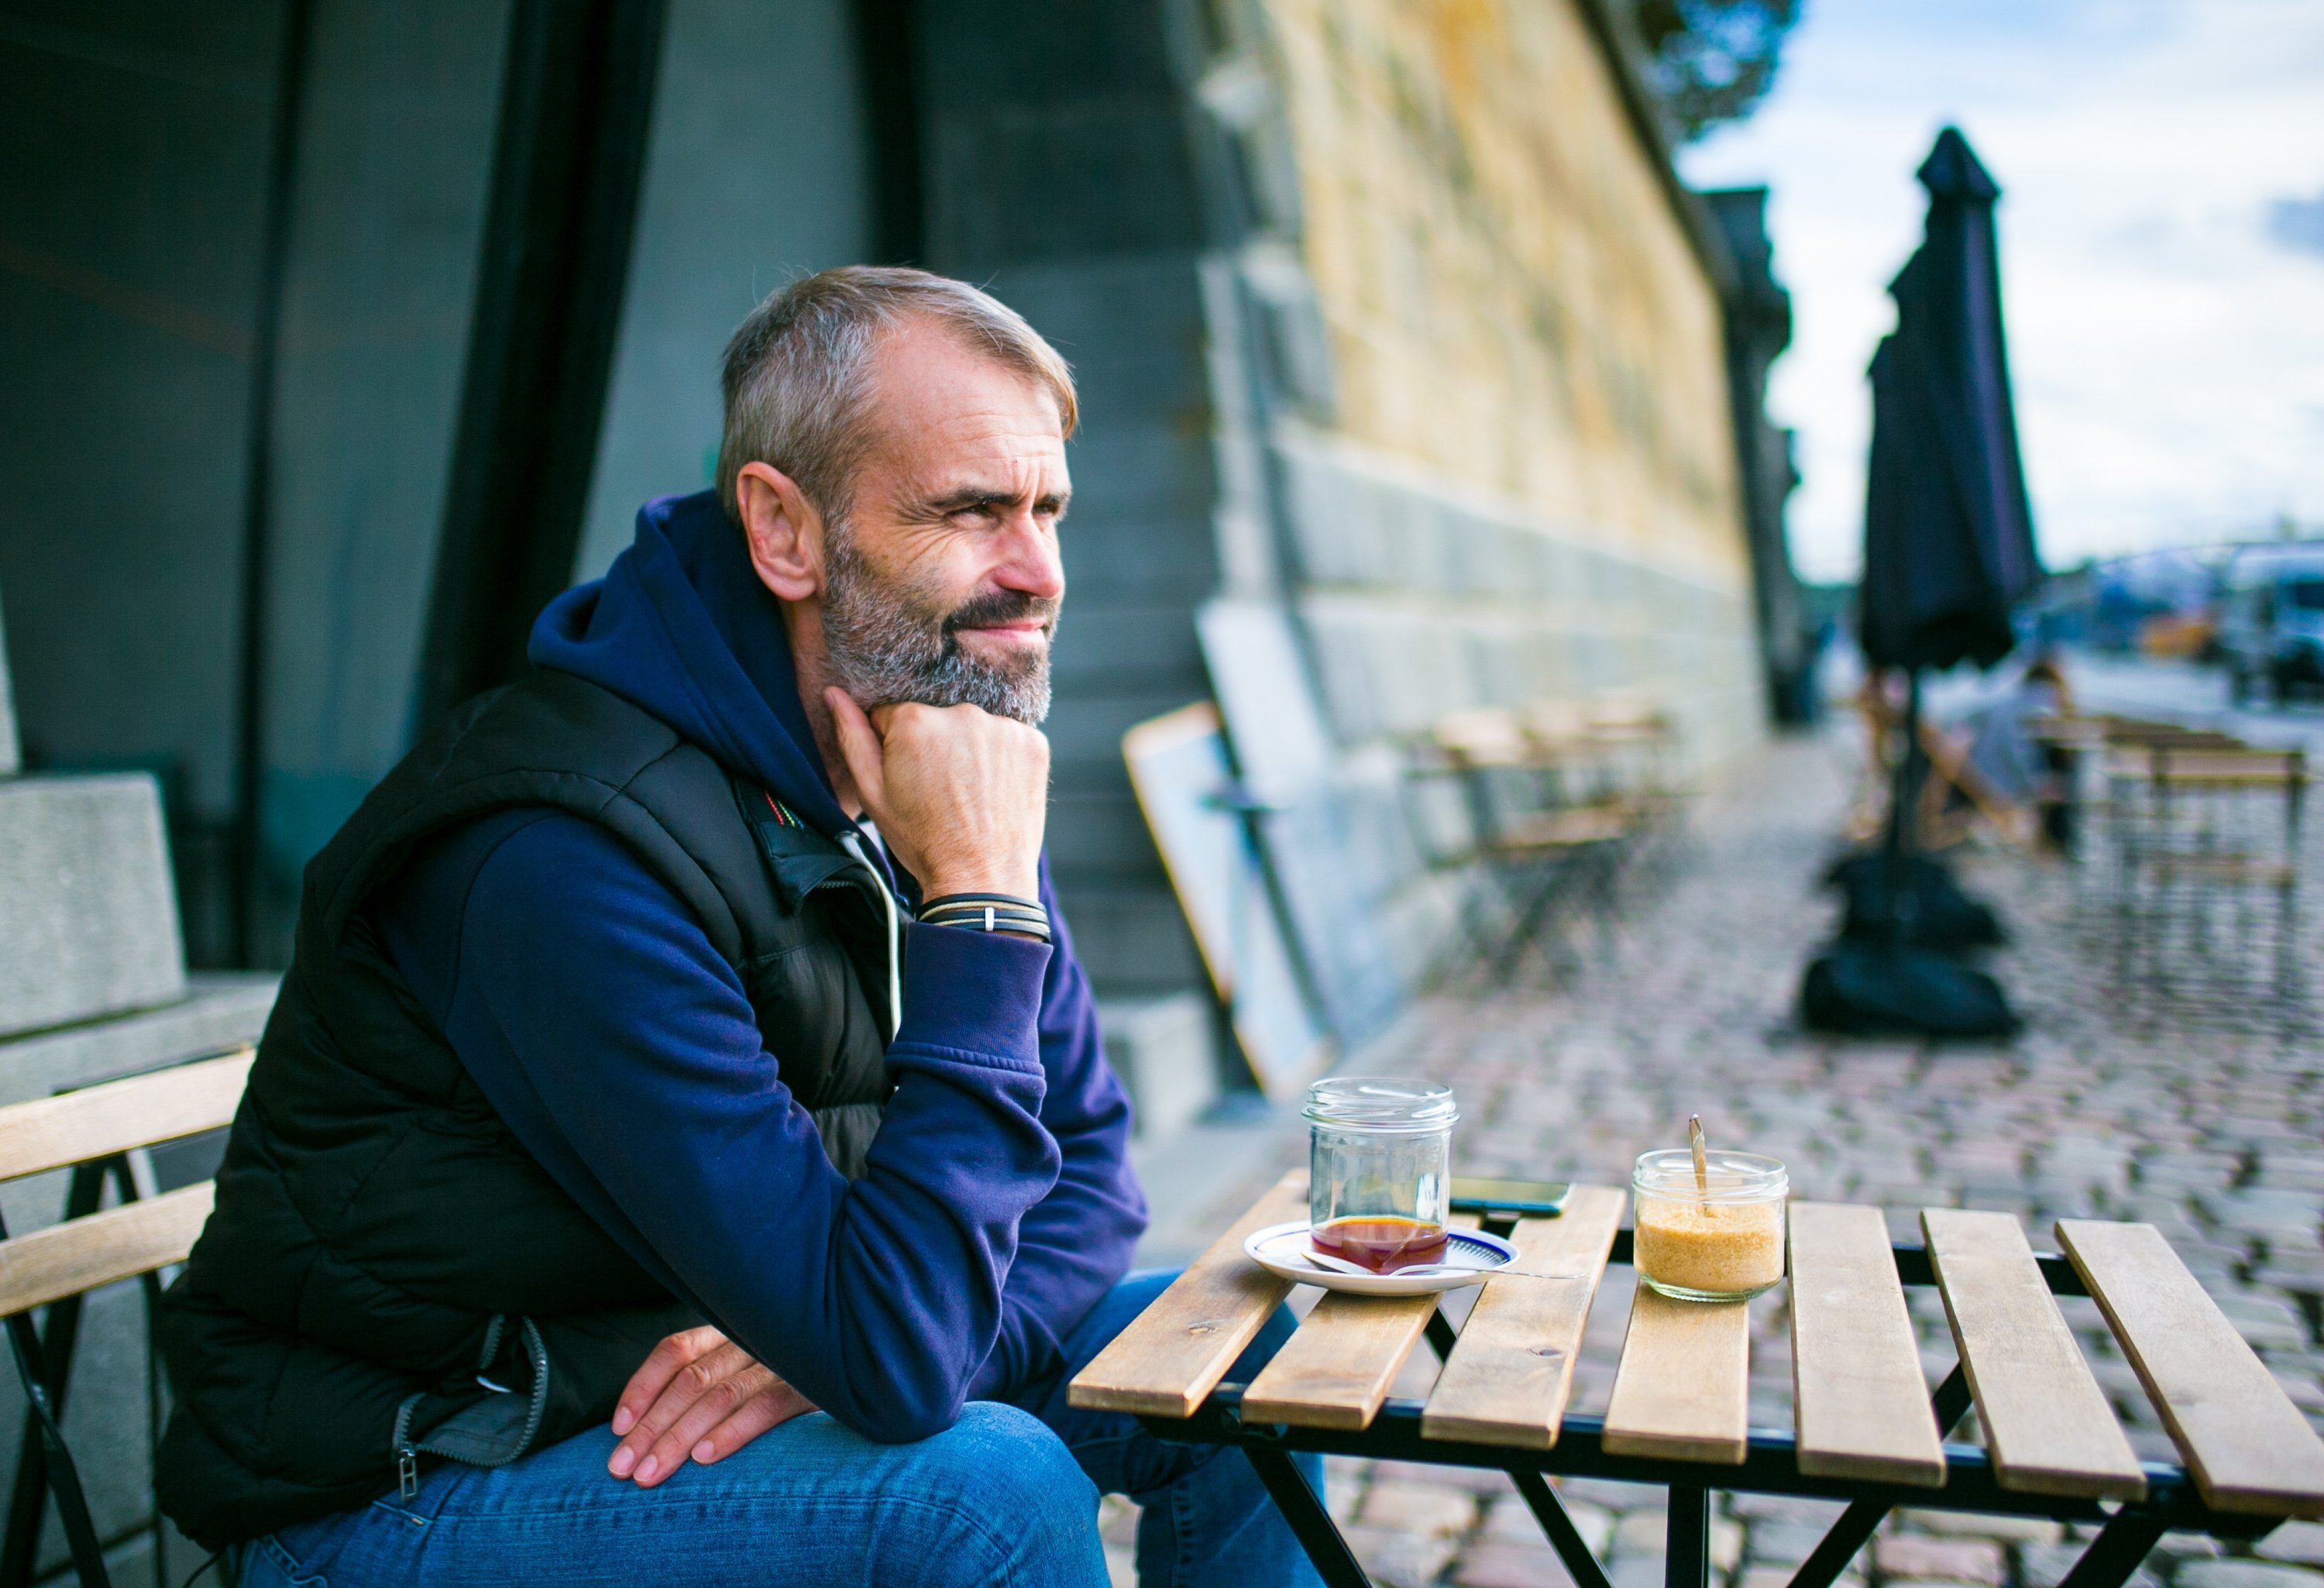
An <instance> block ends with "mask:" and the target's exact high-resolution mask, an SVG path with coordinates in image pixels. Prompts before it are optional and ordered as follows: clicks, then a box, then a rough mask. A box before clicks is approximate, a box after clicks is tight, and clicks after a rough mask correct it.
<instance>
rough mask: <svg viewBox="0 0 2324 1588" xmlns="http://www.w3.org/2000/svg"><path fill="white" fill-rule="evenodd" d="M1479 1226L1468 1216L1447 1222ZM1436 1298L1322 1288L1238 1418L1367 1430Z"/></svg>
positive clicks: (1256, 1383)
mask: <svg viewBox="0 0 2324 1588" xmlns="http://www.w3.org/2000/svg"><path fill="white" fill-rule="evenodd" d="M1451 1222H1452V1223H1453V1224H1454V1225H1455V1226H1457V1227H1459V1228H1461V1229H1464V1230H1473V1229H1475V1228H1476V1227H1477V1218H1476V1215H1475V1214H1454V1215H1453V1216H1452V1221H1451ZM1442 1300H1443V1297H1441V1296H1435V1295H1429V1296H1348V1295H1342V1294H1341V1293H1339V1292H1337V1291H1333V1292H1330V1293H1328V1294H1326V1295H1325V1296H1324V1297H1323V1299H1322V1300H1321V1301H1318V1302H1317V1303H1316V1304H1315V1310H1314V1311H1313V1312H1311V1313H1309V1314H1308V1315H1307V1316H1306V1318H1305V1320H1304V1321H1302V1322H1301V1324H1300V1325H1299V1327H1298V1329H1297V1330H1296V1332H1295V1333H1294V1334H1292V1336H1291V1338H1290V1339H1289V1340H1287V1341H1286V1342H1285V1343H1284V1345H1283V1349H1282V1350H1280V1351H1278V1352H1277V1353H1275V1356H1274V1359H1273V1360H1272V1361H1270V1362H1268V1364H1267V1365H1266V1366H1265V1367H1263V1368H1261V1369H1260V1370H1259V1376H1258V1377H1257V1378H1255V1379H1253V1380H1251V1381H1250V1389H1248V1390H1244V1391H1243V1397H1242V1415H1243V1420H1244V1421H1246V1422H1253V1423H1292V1424H1296V1425H1297V1426H1300V1427H1303V1428H1368V1427H1369V1426H1371V1421H1372V1418H1373V1417H1375V1416H1376V1415H1378V1413H1379V1408H1380V1402H1381V1401H1383V1400H1386V1399H1388V1388H1389V1386H1391V1385H1393V1384H1394V1383H1395V1382H1396V1376H1397V1373H1399V1372H1401V1371H1404V1361H1405V1358H1406V1357H1408V1356H1410V1355H1411V1354H1412V1348H1413V1347H1414V1346H1415V1345H1417V1344H1418V1343H1420V1336H1421V1334H1422V1333H1423V1332H1424V1331H1425V1330H1426V1329H1427V1327H1428V1318H1429V1315H1430V1314H1432V1313H1434V1311H1435V1310H1436V1307H1437V1304H1438V1303H1439V1302H1440V1301H1442Z"/></svg>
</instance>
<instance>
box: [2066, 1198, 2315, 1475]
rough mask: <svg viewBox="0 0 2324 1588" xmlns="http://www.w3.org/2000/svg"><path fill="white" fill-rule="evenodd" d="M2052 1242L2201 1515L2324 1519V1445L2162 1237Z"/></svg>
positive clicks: (2145, 1234) (2097, 1234) (2084, 1228)
mask: <svg viewBox="0 0 2324 1588" xmlns="http://www.w3.org/2000/svg"><path fill="white" fill-rule="evenodd" d="M2058 1242H2059V1244H2060V1245H2061V1246H2062V1247H2064V1248H2065V1251H2066V1255H2067V1256H2068V1257H2069V1258H2070V1259H2071V1260H2073V1264H2074V1268H2075V1270H2076V1271H2077V1272H2079V1273H2080V1275H2081V1276H2082V1282H2083V1283H2084V1284H2086V1285H2088V1286H2089V1291H2090V1294H2091V1295H2092V1296H2094V1297H2097V1298H2098V1306H2099V1308H2100V1310H2102V1311H2103V1312H2104V1313H2105V1314H2106V1319H2107V1325H2108V1326H2109V1327H2111V1328H2112V1329H2113V1330H2114V1335H2115V1338H2116V1340H2117V1341H2119V1342H2120V1343H2121V1344H2122V1352H2123V1355H2124V1356H2126V1357H2127V1358H2128V1359H2129V1361H2130V1365H2131V1366H2132V1367H2133V1368H2135V1369H2136V1370H2137V1372H2138V1378H2139V1382H2141V1383H2142V1384H2144V1385H2145V1386H2146V1393H2147V1396H2148V1398H2149V1399H2152V1400H2153V1402H2154V1409H2155V1410H2156V1411H2158V1412H2160V1413H2162V1414H2163V1426H2165V1427H2167V1428H2168V1429H2170V1430H2171V1437H2172V1439H2173V1440H2175V1441H2176V1442H2177V1443H2178V1445H2179V1449H2180V1453H2181V1454H2183V1455H2184V1456H2185V1457H2186V1459H2187V1466H2188V1470H2189V1471H2190V1472H2192V1473H2194V1474H2195V1485H2196V1487H2197V1488H2198V1489H2199V1490H2200V1491H2202V1495H2203V1500H2204V1501H2205V1503H2207V1504H2209V1506H2211V1507H2212V1508H2213V1509H2215V1510H2225V1511H2243V1512H2249V1513H2255V1514H2259V1515H2264V1516H2283V1517H2324V1440H2319V1439H2318V1438H2317V1436H2316V1432H2315V1430H2314V1429H2312V1428H2310V1426H2308V1419H2307V1418H2306V1417H2302V1416H2301V1413H2300V1408H2298V1407H2296V1406H2294V1405H2293V1404H2292V1399H2291V1397H2289V1396H2287V1395H2286V1394H2284V1392H2283V1388H2282V1385H2280V1384H2278V1383H2277V1382H2276V1381H2275V1376H2274V1375H2273V1373H2271V1372H2269V1371H2267V1368H2266V1366H2265V1364H2264V1363H2263V1362H2261V1361H2260V1360H2259V1357H2258V1356H2257V1354H2255V1353H2254V1352H2253V1350H2252V1348H2251V1347H2250V1346H2249V1345H2247V1344H2246V1343H2244V1339H2243V1336H2242V1335H2241V1334H2237V1333H2236V1327H2235V1325H2234V1324H2232V1323H2230V1322H2229V1321H2228V1319H2227V1315H2226V1314H2225V1313H2223V1312H2221V1311H2220V1310H2219V1307H2218V1303H2217V1302H2214V1301H2213V1300H2212V1299H2211V1298H2210V1297H2209V1295H2207V1294H2206V1293H2205V1292H2204V1289H2203V1287H2202V1285H2201V1284H2200V1283H2199V1282H2198V1281H2197V1279H2195V1276H2194V1275H2192V1274H2190V1273H2189V1272H2188V1271H2187V1265H2186V1264H2184V1263H2182V1262H2181V1261H2180V1260H2179V1256H2178V1254H2177V1253H2176V1252H2174V1251H2172V1250H2171V1245H2170V1242H2167V1241H2165V1240H2164V1239H2163V1233H2162V1232H2161V1231H2159V1230H2157V1229H2156V1228H2155V1227H2154V1226H2153V1225H2152V1224H2116V1223H2101V1222H2098V1221H2097V1220H2089V1219H2064V1220H2061V1221H2060V1223H2059V1224H2058Z"/></svg>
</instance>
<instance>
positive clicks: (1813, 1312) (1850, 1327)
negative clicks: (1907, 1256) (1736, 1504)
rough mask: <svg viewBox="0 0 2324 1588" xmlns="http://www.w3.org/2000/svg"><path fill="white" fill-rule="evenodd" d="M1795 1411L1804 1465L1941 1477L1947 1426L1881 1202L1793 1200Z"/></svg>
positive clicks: (1937, 1480)
mask: <svg viewBox="0 0 2324 1588" xmlns="http://www.w3.org/2000/svg"><path fill="white" fill-rule="evenodd" d="M1790 1225H1791V1278H1792V1306H1791V1312H1792V1416H1793V1426H1794V1429H1795V1431H1796V1432H1797V1435H1798V1439H1799V1462H1800V1471H1802V1472H1803V1473H1808V1474H1810V1475H1811V1476H1813V1477H1826V1478H1858V1479H1863V1480H1865V1481H1867V1482H1877V1483H1912V1484H1919V1485H1923V1486H1927V1487H1937V1486H1941V1484H1942V1483H1943V1482H1944V1481H1945V1451H1944V1442H1943V1436H1942V1435H1941V1432H1940V1430H1939V1429H1938V1427H1937V1419H1936V1414H1935V1413H1934V1412H1933V1411H1932V1409H1931V1408H1930V1406H1929V1384H1928V1380H1927V1379H1925V1378H1924V1377H1923V1375H1922V1371H1921V1351H1920V1345H1919V1343H1917V1342H1916V1341H1915V1340H1914V1335H1913V1318H1912V1314H1911V1313H1910V1311H1908V1310H1907V1308H1906V1307H1905V1305H1904V1285H1903V1283H1902V1282H1901V1281H1900V1280H1899V1279H1897V1278H1896V1260H1895V1255H1894V1254H1893V1253H1892V1252H1891V1251H1890V1250H1889V1245H1888V1221H1887V1220H1886V1218H1885V1217H1884V1216H1883V1215H1882V1214H1881V1212H1880V1210H1879V1209H1878V1208H1877V1207H1848V1206H1841V1205H1836V1204H1831V1203H1815V1202H1794V1203H1793V1204H1792V1205H1791V1210H1790Z"/></svg>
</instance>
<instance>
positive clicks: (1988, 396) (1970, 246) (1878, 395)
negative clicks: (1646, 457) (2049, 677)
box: [1860, 127, 2042, 668]
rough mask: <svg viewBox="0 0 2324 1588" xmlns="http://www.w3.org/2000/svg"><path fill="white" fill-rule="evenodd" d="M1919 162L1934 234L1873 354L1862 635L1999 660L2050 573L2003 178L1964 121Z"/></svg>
mask: <svg viewBox="0 0 2324 1588" xmlns="http://www.w3.org/2000/svg"><path fill="white" fill-rule="evenodd" d="M1919 174H1920V180H1921V185H1922V186H1923V187H1924V188H1926V189H1928V190H1929V217H1928V228H1927V232H1926V234H1925V235H1924V237H1923V241H1922V244H1921V246H1920V248H1919V249H1918V250H1916V251H1915V252H1914V254H1913V257H1912V258H1911V260H1909V261H1908V262H1906V263H1905V266H1904V270H1903V272H1900V273H1899V274H1898V275H1897V277H1896V279H1895V282H1891V283H1890V285H1889V288H1888V291H1889V292H1890V294H1891V295H1892V296H1893V297H1894V298H1895V300H1896V328H1895V331H1893V332H1891V333H1890V334H1889V335H1888V336H1887V337H1884V338H1882V340H1881V343H1880V347H1879V350H1878V352H1877V353H1876V354H1875V355H1874V356H1873V360H1872V457H1871V465H1870V468H1869V470H1868V475H1867V484H1866V491H1865V512H1864V586H1863V595H1862V607H1861V614H1860V624H1861V629H1862V635H1861V638H1862V641H1863V645H1864V651H1865V655H1866V657H1867V659H1868V660H1870V661H1871V662H1872V663H1873V664H1874V665H1876V666H1879V667H1904V668H1924V667H1927V668H1948V667H1951V666H1953V665H1954V664H1956V663H1958V662H1960V661H1963V660H1969V661H1974V662H1976V663H1977V664H1978V666H1979V667H1989V666H1991V665H1992V664H1993V663H1994V662H1996V661H1997V660H2000V659H2001V658H2002V657H2003V656H2004V655H2006V653H2007V652H2008V651H2009V650H2010V648H2011V646H2012V645H2013V644H2014V643H2015V635H2014V634H2013V632H2012V631H2011V628H2010V622H2009V614H2010V608H2011V607H2012V606H2014V605H2016V603H2017V602H2018V601H2020V600H2022V599H2023V598H2024V596H2025V595H2028V594H2029V593H2031V591H2032V590H2033V586H2035V585H2036V584H2037V583H2039V581H2040V579H2041V577H2042V565H2041V559H2040V558H2039V556H2038V555H2037V554H2036V552H2035V551H2034V549H2033V512H2032V509H2031V507H2030V506H2029V505H2028V503H2027V502H2026V497H2025V475H2024V467H2023V466H2022V465H2021V463H2020V461H2019V458H2018V455H2017V420H2016V414H2015V409H2014V408H2013V406H2012V404H2011V402H2010V397H2009V365H2008V359H2007V355H2006V351H2005V348H2004V345H2003V337H2002V326H2001V270H2000V258H1999V250H1998V247H1997V244H1996V241H1995V236H1994V226H1993V205H1994V200H1995V199H1997V198H1999V197H2000V195H2001V189H2000V188H1999V187H1997V185H1996V184H1995V182H1994V180H1993V178H1992V177H1991V176H1989V175H1987V172H1986V170H1985V167H1984V166H1982V165H1980V164H1979V163H1978V158H1977V156H1976V154H1974V153H1973V152H1971V151H1970V149H1969V141H1968V140H1967V139H1966V138H1964V137H1962V136H1961V135H1960V132H1959V131H1958V130H1956V129H1954V128H1952V127H1947V128H1946V129H1945V130H1944V131H1943V132H1942V133H1941V134H1938V137H1937V145H1936V148H1935V149H1934V150H1933V151H1932V152H1931V153H1930V155H1929V158H1928V160H1927V161H1926V162H1924V163H1923V165H1922V167H1921V170H1920V173H1919Z"/></svg>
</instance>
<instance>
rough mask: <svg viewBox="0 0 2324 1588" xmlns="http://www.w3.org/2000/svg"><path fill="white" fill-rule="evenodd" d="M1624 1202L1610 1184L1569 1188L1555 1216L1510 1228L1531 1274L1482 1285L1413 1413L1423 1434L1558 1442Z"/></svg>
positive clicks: (1531, 1446) (1543, 1444)
mask: <svg viewBox="0 0 2324 1588" xmlns="http://www.w3.org/2000/svg"><path fill="white" fill-rule="evenodd" d="M1626 1205H1628V1197H1626V1196H1623V1194H1622V1193H1621V1192H1619V1191H1618V1190H1615V1189H1614V1188H1612V1187H1611V1186H1575V1187H1574V1188H1573V1190H1572V1193H1571V1194H1570V1195H1569V1196H1567V1197H1566V1200H1565V1211H1564V1212H1563V1214H1561V1215H1560V1216H1558V1217H1556V1218H1553V1219H1526V1220H1523V1221H1521V1222H1520V1223H1518V1224H1517V1229H1516V1231H1515V1232H1514V1233H1512V1234H1511V1235H1510V1238H1509V1240H1510V1244H1511V1245H1513V1246H1515V1247H1516V1248H1517V1265H1516V1266H1517V1267H1518V1268H1519V1269H1529V1270H1532V1271H1531V1273H1514V1274H1509V1275H1507V1276H1505V1277H1503V1278H1501V1279H1489V1280H1487V1281H1486V1282H1485V1293H1484V1295H1482V1296H1481V1297H1479V1298H1478V1300H1477V1306H1476V1308H1475V1310H1474V1311H1472V1312H1471V1313H1470V1314H1469V1321H1468V1322H1467V1323H1465V1324H1463V1325H1461V1343H1459V1344H1458V1345H1456V1346H1454V1347H1453V1348H1452V1360H1450V1361H1449V1362H1446V1363H1445V1364H1444V1371H1443V1373H1442V1374H1440V1375H1439V1376H1438V1378H1437V1380H1436V1389H1435V1391H1434V1393H1433V1394H1431V1395H1430V1396H1429V1398H1428V1407H1427V1409H1426V1410H1425V1411H1424V1412H1423V1413H1422V1414H1421V1418H1420V1432H1421V1436H1422V1437H1424V1438H1428V1439H1467V1440H1473V1441H1475V1442H1476V1443H1479V1444H1482V1445H1517V1446H1520V1447H1523V1448H1525V1449H1528V1450H1547V1449H1549V1448H1550V1447H1551V1446H1552V1445H1555V1444H1556V1443H1557V1429H1558V1425H1559V1424H1560V1423H1561V1422H1563V1420H1564V1417H1565V1403H1566V1400H1567V1399H1568V1398H1569V1397H1570V1396H1571V1395H1572V1391H1573V1362H1574V1358H1575V1357H1576V1356H1577V1355H1578V1354H1579V1353H1580V1351H1581V1348H1582V1329H1583V1327H1584V1325H1587V1324H1588V1323H1589V1321H1590V1304H1591V1301H1592V1300H1593V1299H1594V1298H1595V1297H1596V1296H1597V1294H1598V1282H1599V1280H1600V1279H1601V1278H1602V1277H1603V1276H1604V1274H1605V1272H1606V1254H1607V1253H1608V1251H1610V1250H1611V1249H1612V1248H1613V1244H1614V1233H1615V1232H1616V1231H1617V1230H1618V1229H1619V1228H1620V1227H1621V1223H1622V1210H1623V1208H1624V1207H1625V1206H1626ZM1536 1274H1557V1275H1570V1276H1571V1277H1570V1278H1559V1279H1538V1278H1535V1277H1534V1275H1536Z"/></svg>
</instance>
